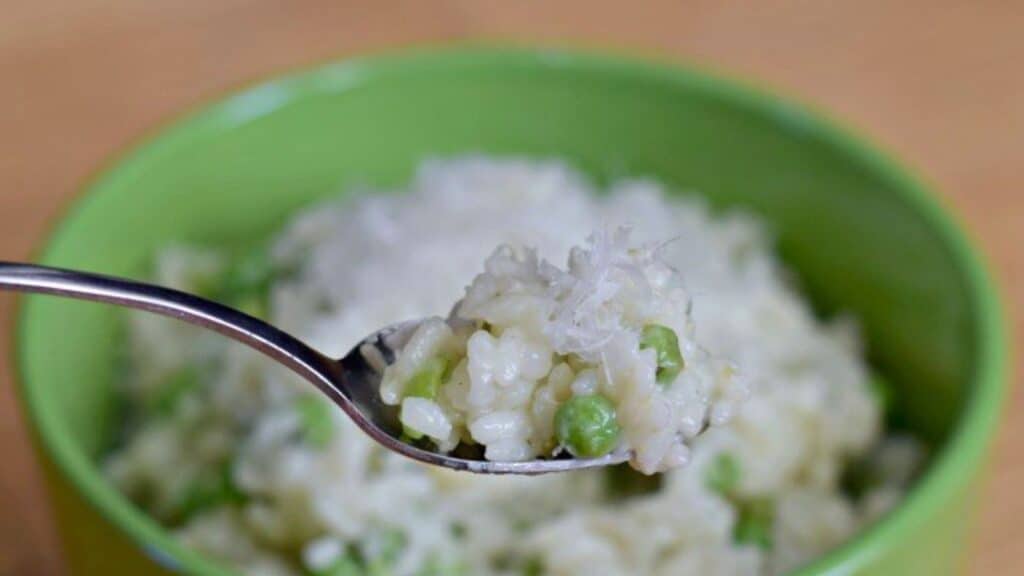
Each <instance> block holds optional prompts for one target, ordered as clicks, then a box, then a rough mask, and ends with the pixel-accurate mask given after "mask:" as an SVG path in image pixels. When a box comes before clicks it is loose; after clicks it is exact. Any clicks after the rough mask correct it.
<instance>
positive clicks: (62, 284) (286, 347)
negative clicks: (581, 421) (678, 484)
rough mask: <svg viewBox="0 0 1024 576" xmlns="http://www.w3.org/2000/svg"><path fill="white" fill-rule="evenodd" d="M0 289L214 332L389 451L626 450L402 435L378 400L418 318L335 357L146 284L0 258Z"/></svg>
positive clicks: (498, 467)
mask: <svg viewBox="0 0 1024 576" xmlns="http://www.w3.org/2000/svg"><path fill="white" fill-rule="evenodd" d="M0 288H3V289H8V290H14V291H18V292H38V293H43V294H54V295H57V296H66V297H69V298H77V299H80V300H92V301H96V302H105V303H108V304H116V305H118V306H124V307H127V308H137V309H140V310H146V311H148V312H153V313H156V314H162V315H164V316H170V317H172V318H177V319H179V320H183V321H185V322H189V323H191V324H195V325H198V326H202V327H204V328H208V329H210V330H213V331H215V332H219V333H220V334H223V335H224V336H227V337H228V338H231V339H233V340H237V341H238V342H241V343H242V344H245V345H247V346H249V347H251V348H254V349H256V350H258V351H260V352H262V353H263V354H265V355H267V356H269V357H270V358H272V359H274V360H276V361H277V362H279V363H281V364H283V365H285V366H287V367H288V368H289V369H291V370H292V371H293V372H295V373H296V374H298V375H299V376H302V377H303V378H304V379H306V380H308V381H309V382H311V383H312V384H313V385H315V386H316V387H317V389H319V390H320V392H322V393H323V394H325V395H326V396H327V397H328V398H330V399H331V400H332V401H333V402H334V403H335V404H337V405H338V406H340V407H341V409H342V410H344V411H345V413H346V414H348V416H349V418H351V419H352V420H353V421H354V422H355V423H356V424H357V425H358V426H359V427H360V428H362V430H363V431H364V432H366V433H367V434H368V435H369V436H370V437H371V438H373V439H374V440H376V441H377V442H378V443H380V444H381V445H383V446H384V447H385V448H387V449H388V450H391V451H394V452H397V453H399V454H402V455H403V456H407V457H409V458H412V459H414V460H419V461H420V462H425V463H427V464H433V465H435V466H444V467H446V468H452V469H454V470H466V471H469V472H476V473H480V474H546V473H550V472H568V471H570V470H581V469H584V468H596V467H600V466H608V465H612V464H620V463H622V462H625V461H626V460H628V454H616V453H612V454H608V455H605V456H602V457H600V458H589V459H576V458H572V459H570V458H566V459H554V460H531V461H526V462H492V461H490V460H484V459H483V457H482V456H453V455H448V454H440V453H437V452H431V451H430V450H425V449H423V448H420V447H417V446H414V445H412V444H409V443H406V442H404V441H403V440H402V439H401V437H400V436H401V425H400V424H399V423H398V418H397V410H396V408H395V407H393V406H387V405H385V404H384V403H383V402H381V400H380V394H379V390H378V389H379V387H380V380H381V375H382V374H381V371H382V370H383V368H384V366H385V365H386V364H387V363H390V362H392V361H394V358H395V356H396V350H398V349H400V348H401V345H403V344H404V343H405V340H406V339H407V338H408V336H409V335H411V332H412V330H413V329H415V327H416V326H417V325H418V324H419V323H418V322H417V321H412V322H406V323H402V324H396V325H394V326H388V327H386V328H384V329H382V330H380V331H378V332H376V333H374V334H371V335H370V336H369V337H367V338H366V339H365V340H363V341H362V342H361V343H360V344H358V345H357V346H356V347H355V348H353V349H352V350H351V351H350V352H349V353H348V354H346V355H345V357H344V358H342V359H340V360H334V359H332V358H328V357H327V356H324V355H323V354H321V353H320V352H317V351H316V350H314V349H313V348H311V347H310V346H308V345H306V344H304V343H302V342H301V341H299V340H298V339H297V338H295V337H294V336H291V335H289V334H287V333H285V332H283V331H281V330H279V329H277V328H275V327H274V326H271V325H270V324H267V323H266V322H264V321H262V320H259V319H257V318H253V317H252V316H249V315H247V314H245V313H243V312H239V311H238V310H235V309H234V308H230V307H228V306H224V305H223V304H218V303H216V302H213V301H211V300H207V299H205V298H201V297H199V296H195V295H193V294H188V293H186V292H181V291H179V290H172V289H170V288H164V287H161V286H156V285H153V284H146V283H144V282H135V281H133V280H126V279H123V278H115V277H111V276H103V275H100V274H90V273H87V272H77V271H74V270H65V269H60V268H51V267H47V266H37V265H33V264H20V263H12V262H2V261H0Z"/></svg>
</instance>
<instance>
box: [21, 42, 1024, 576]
mask: <svg viewBox="0 0 1024 576" xmlns="http://www.w3.org/2000/svg"><path fill="white" fill-rule="evenodd" d="M465 152H485V153H490V154H515V155H525V156H537V157H548V156H557V157H561V158H565V159H567V160H569V161H570V162H572V163H574V164H575V165H577V166H578V167H580V168H582V169H583V170H585V171H587V172H588V173H589V174H590V175H592V176H593V178H595V179H596V180H597V181H604V180H607V179H610V178H616V177H621V176H626V175H650V176H654V177H656V178H658V179H660V180H662V181H664V182H665V183H667V184H669V185H670V186H672V187H675V188H677V189H680V190H694V191H699V193H700V194H703V195H705V196H706V197H707V198H708V199H709V200H710V202H711V203H712V204H713V205H715V206H734V205H735V206H743V207H745V208H747V209H749V210H752V211H755V212H757V213H758V214H760V215H761V216H763V217H764V219H765V220H767V221H768V222H769V223H770V224H771V226H773V228H774V230H775V231H776V232H777V234H778V242H779V247H780V250H781V251H782V254H783V256H784V258H785V259H786V261H787V262H788V264H789V265H790V266H792V267H793V268H794V269H795V270H796V271H797V272H798V273H799V275H800V278H801V281H802V283H803V286H804V287H805V288H806V290H807V292H808V294H809V295H810V297H811V298H812V300H813V302H814V303H815V305H816V307H817V308H818V310H819V311H820V312H821V313H822V314H825V315H827V314H830V313H832V312H833V311H836V310H848V311H851V312H853V313H855V314H856V315H857V316H858V317H859V318H860V319H861V321H862V322H863V324H864V329H865V333H866V336H867V340H868V342H869V348H870V350H869V353H870V357H871V360H872V361H873V362H874V363H875V364H876V366H878V367H879V369H881V370H883V371H885V372H886V373H887V374H888V375H889V376H890V377H891V379H893V380H894V381H895V382H896V384H897V388H898V394H897V400H898V402H897V406H898V414H897V418H896V422H895V425H898V426H903V427H907V428H909V429H912V430H914V431H915V432H917V433H918V434H919V435H920V436H921V437H923V438H925V439H927V440H928V441H929V442H930V443H931V444H932V446H933V448H934V452H933V454H934V455H933V458H932V459H931V462H930V465H929V467H928V470H927V472H926V473H925V474H924V475H923V477H922V478H921V479H920V481H919V482H918V483H917V485H916V486H915V487H914V488H913V490H912V491H911V493H910V494H909V495H908V497H907V499H906V501H905V503H904V504H902V505H901V506H900V507H899V508H898V509H897V510H895V511H894V512H893V513H891V514H889V515H888V516H887V517H885V518H884V519H883V520H882V521H880V522H879V523H877V524H876V525H875V526H873V527H872V528H871V529H869V530H867V531H866V532H864V533H863V534H861V535H859V536H857V537H856V538H855V539H853V540H852V541H851V542H849V543H848V544H846V545H844V546H843V547H841V548H840V549H838V550H836V551H834V552H832V553H831V554H829V555H828V556H826V557H824V558H822V559H821V560H820V561H818V562H816V563H815V564H813V565H812V566H809V567H807V568H806V569H805V570H804V571H803V572H802V573H803V574H843V575H846V574H868V573H871V574H882V573H885V574H929V575H932V574H945V573H952V572H957V571H959V569H960V568H961V567H962V566H963V556H964V550H965V548H966V537H967V533H968V531H969V528H968V526H969V523H967V522H965V517H969V516H970V512H971V509H972V508H973V507H974V499H975V495H976V493H977V492H978V489H979V484H980V477H981V476H982V475H983V474H982V472H983V469H984V467H985V462H986V460H987V454H988V452H989V447H990V445H991V443H992V437H993V433H994V431H995V429H996V424H997V420H998V418H999V415H1000V407H1001V404H1002V400H1003V396H1004V393H1005V386H1004V382H1005V371H1006V349H1007V344H1006V337H1005V334H1004V326H1003V323H1002V318H1001V314H1000V306H999V302H998V299H997V297H996V295H995V290H994V288H993V286H992V283H991V281H990V280H989V278H988V276H987V275H986V273H985V271H984V269H983V266H982V264H981V263H980V261H979V260H980V258H979V257H978V255H977V254H976V253H975V252H973V251H972V249H971V248H970V246H969V244H968V243H967V241H966V240H965V238H964V236H963V234H962V232H961V231H960V230H959V229H958V228H957V226H956V225H955V224H954V223H953V222H952V220H951V218H950V217H949V215H948V214H947V213H946V212H944V211H943V210H942V209H941V208H940V207H939V205H938V204H937V203H936V201H935V199H934V198H932V197H931V196H930V195H929V194H928V193H927V192H926V191H925V190H924V188H923V187H922V185H921V184H919V183H918V182H917V181H916V180H914V179H913V178H911V177H910V176H908V175H907V173H906V172H905V171H904V170H903V169H901V168H899V167H897V166H896V165H895V164H894V163H892V162H891V161H890V160H888V159H887V158H886V157H885V156H884V155H882V154H881V153H879V152H877V151H875V150H874V149H873V148H871V147H869V146H867V145H865V144H863V143H861V142H860V141H859V140H857V139H855V138H853V137H851V136H849V135H848V134H847V133H846V132H844V131H841V130H839V129H837V128H835V127H834V126H833V124H831V123H830V122H827V121H825V120H822V119H821V118H820V117H819V116H818V115H816V114H812V113H810V112H808V111H807V110H806V109H804V108H801V107H799V106H794V105H792V104H789V103H786V102H782V101H780V100H777V99H775V98H774V97H770V96H766V95H764V94H761V93H758V92H755V91H753V90H750V89H747V88H743V87H739V86H737V85H735V84H733V83H730V82H726V81H723V80H720V79H717V78H713V77H710V76H706V75H703V74H698V73H694V72H688V71H683V70H678V69H675V68H671V67H667V66H662V65H657V64H649V63H644V62H635V61H627V60H620V59H616V58H606V57H600V56H589V55H582V54H573V53H564V52H551V51H528V50H525V51H520V50H489V49H459V50H448V51H439V52H426V53H414V54H408V55H401V56H387V57H378V58H369V59H359V60H350V61H344V62H340V63H337V64H329V65H326V66H323V67H320V68H317V69H315V70H312V71H308V72H301V73H298V74H295V75H292V76H288V77H285V78H283V79H280V80H276V81H272V82H269V83H265V84H261V85H259V86H256V87H254V88H252V89H249V90H247V91H245V92H242V93H240V94H237V95H235V96H231V97H229V98H228V99H226V100H223V101H221V102H218V103H216V104H213V105H211V106H208V107H206V108H204V109H202V110H201V111H199V112H198V113H195V114H193V115H191V116H190V117H189V118H187V119H185V120H184V121H181V122H178V123H175V124H174V125H173V126H170V127H169V128H167V129H166V130H164V131H162V132H161V134H160V135H159V136H157V137H155V138H152V139H150V140H149V141H148V142H146V143H145V144H143V145H142V146H139V147H137V148H135V149H134V150H132V151H131V152H130V153H128V154H127V155H125V156H124V157H122V158H121V159H120V160H118V161H117V162H116V163H115V164H114V165H113V166H112V167H111V168H109V169H108V170H106V171H105V172H104V173H103V174H102V175H101V176H99V177H98V178H97V179H96V180H95V181H94V182H93V183H92V184H91V185H90V186H89V187H88V190H87V193H86V195H85V196H84V197H83V199H82V200H81V201H79V202H78V203H77V204H76V205H75V207H74V209H73V210H72V211H71V212H70V213H69V214H68V215H67V217H66V218H65V219H64V220H63V221H62V222H61V223H60V225H59V227H58V228H57V230H56V232H55V233H54V235H53V237H52V239H51V240H50V242H49V244H48V246H47V248H46V249H45V252H44V253H43V255H42V261H43V262H45V263H48V264H53V265H61V266H71V267H75V268H82V269H86V270H94V271H102V272H107V273H112V274H120V275H124V276H132V277H144V276H145V274H146V269H147V264H148V263H149V262H150V259H151V257H152V255H153V254H154V252H155V251H157V250H159V249H160V247H161V246H164V245H165V244H167V243H168V242H171V241H188V242H204V243H228V244H234V243H240V242H244V241H247V240H249V239H252V238H255V237H259V236H264V235H267V234H269V233H271V232H273V231H274V230H275V229H276V228H278V227H279V226H280V225H281V224H282V222H284V221H285V219H286V218H287V217H288V215H289V214H290V213H292V212H293V211H294V210H296V209H297V208H299V207H301V206H304V205H307V204H309V203H310V202H313V201H316V200H317V199H319V198H323V197H326V196H329V195H333V194H336V193H337V192H338V190H344V189H345V188H346V186H347V185H350V184H372V185H397V184H400V183H402V182H404V181H406V180H407V179H408V178H409V177H410V175H411V173H412V171H413V169H414V167H415V166H416V165H417V163H418V162H419V161H420V160H421V159H423V158H425V157H428V156H435V155H451V154H458V153H465ZM118 326H119V316H118V314H117V313H115V312H114V311H113V310H111V309H110V308H107V307H102V306H97V305H94V304H85V303H80V302H71V301H64V300H58V299H48V298H41V297H38V298H30V299H28V300H27V301H26V303H25V305H24V308H23V310H22V316H21V321H20V323H19V326H18V338H17V341H18V344H19V348H18V359H19V363H20V369H21V376H22V378H21V381H22V396H23V398H24V401H25V404H26V408H27V411H28V413H29V415H30V417H31V422H32V424H33V426H34V430H35V432H36V438H37V440H38V442H37V443H38V446H39V451H40V453H41V460H42V461H43V462H44V467H45V469H46V472H47V474H46V476H47V478H48V482H49V484H50V487H51V493H52V496H53V501H54V508H55V510H56V514H57V517H58V519H59V525H60V528H61V531H62V533H63V537H64V538H63V541H64V543H65V546H66V556H67V559H68V562H69V564H70V565H71V567H72V569H73V572H74V573H75V574H107V575H114V574H143V573H145V574H169V573H177V574H192V575H204V576H205V575H215V574H225V572H224V571H223V570H222V569H220V568H218V567H217V566H215V565H214V564H213V563H211V562H209V561H207V560H206V559H204V558H202V557H200V556H198V555H196V554H194V553H192V552H189V551H188V550H185V549H184V548H183V547H181V546H180V545H178V544H176V543H175V542H174V541H173V540H172V539H171V537H170V536H169V535H168V533H167V532H165V531H164V530H163V529H161V527H160V526H159V525H158V524H157V523H156V522H154V521H153V520H151V519H149V518H148V517H146V516H145V515H144V514H143V513H142V512H141V511H140V510H138V509H137V508H135V507H134V506H133V505H132V504H131V503H130V502H129V501H127V500H125V499H124V498H122V497H121V496H120V495H119V494H118V493H117V491H116V490H115V489H114V487H113V486H111V485H110V484H108V483H107V482H106V481H105V480H104V478H103V476H102V474H101V472H100V469H99V467H98V466H97V461H98V459H99V458H100V457H101V456H102V454H103V452H104V450H105V448H107V447H108V446H109V443H110V441H111V439H112V438H113V435H114V434H115V432H116V430H117V428H118V426H119V414H118V411H117V408H118V405H117V395H116V391H115V385H114V382H115V376H116V372H115V371H116V369H117V360H118V356H119V355H118V345H119V342H120V340H119V334H118Z"/></svg>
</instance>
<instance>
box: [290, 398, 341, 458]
mask: <svg viewBox="0 0 1024 576" xmlns="http://www.w3.org/2000/svg"><path fill="white" fill-rule="evenodd" d="M295 410H296V411H297V412H298V414H299V430H300V433H301V435H302V441H303V442H305V443H307V444H309V445H310V446H313V447H314V448H326V447H327V445H328V444H330V443H331V439H332V438H333V437H334V422H332V421H331V406H330V404H328V403H327V402H325V401H323V400H321V399H320V398H317V397H316V396H310V395H306V396H299V397H298V398H296V399H295Z"/></svg>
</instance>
